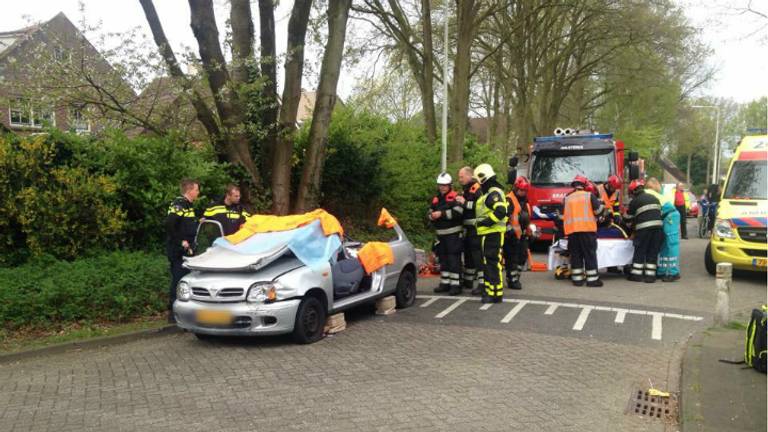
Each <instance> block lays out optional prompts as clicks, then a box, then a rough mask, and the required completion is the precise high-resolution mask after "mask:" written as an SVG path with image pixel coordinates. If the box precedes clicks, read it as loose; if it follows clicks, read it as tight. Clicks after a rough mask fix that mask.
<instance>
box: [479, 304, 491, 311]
mask: <svg viewBox="0 0 768 432" xmlns="http://www.w3.org/2000/svg"><path fill="white" fill-rule="evenodd" d="M491 306H493V303H485V304H484V305H482V306H480V310H488V309H490V308H491Z"/></svg>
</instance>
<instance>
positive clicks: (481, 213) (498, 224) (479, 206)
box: [475, 186, 507, 235]
mask: <svg viewBox="0 0 768 432" xmlns="http://www.w3.org/2000/svg"><path fill="white" fill-rule="evenodd" d="M494 192H495V193H497V194H499V200H498V201H496V202H495V203H493V207H488V206H486V205H485V201H486V200H487V199H488V197H489V195H491V194H492V193H494ZM506 205H507V202H506V200H505V199H504V191H503V190H501V188H498V187H495V186H493V187H491V188H490V189H488V192H487V193H486V194H484V195H483V196H481V197H480V198H479V199H478V200H477V201H476V202H475V215H477V220H478V222H479V221H481V220H485V219H491V220H492V221H493V225H491V226H484V225H478V226H477V234H478V235H487V234H491V233H497V232H498V233H504V232H506V231H507V218H506V217H504V218H502V219H498V220H496V216H495V215H494V214H493V210H494V209H495V208H496V207H498V206H505V207H506ZM505 213H506V212H505Z"/></svg>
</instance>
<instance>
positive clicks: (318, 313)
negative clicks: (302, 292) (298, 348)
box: [293, 297, 326, 344]
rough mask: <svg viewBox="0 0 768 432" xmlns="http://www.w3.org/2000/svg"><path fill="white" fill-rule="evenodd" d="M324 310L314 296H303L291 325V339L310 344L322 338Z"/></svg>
mask: <svg viewBox="0 0 768 432" xmlns="http://www.w3.org/2000/svg"><path fill="white" fill-rule="evenodd" d="M325 321H326V310H325V308H324V307H323V303H322V302H320V300H318V299H317V298H315V297H304V300H302V301H301V303H299V310H298V311H297V312H296V323H295V324H294V326H293V340H294V341H296V343H300V344H311V343H314V342H317V341H319V340H320V339H322V338H323V331H324V330H325Z"/></svg>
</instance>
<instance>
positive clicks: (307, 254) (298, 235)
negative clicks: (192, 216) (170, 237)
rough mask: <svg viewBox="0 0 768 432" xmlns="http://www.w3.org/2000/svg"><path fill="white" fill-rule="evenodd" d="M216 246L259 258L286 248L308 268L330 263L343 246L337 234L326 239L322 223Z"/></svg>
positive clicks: (218, 243)
mask: <svg viewBox="0 0 768 432" xmlns="http://www.w3.org/2000/svg"><path fill="white" fill-rule="evenodd" d="M213 244H214V245H215V246H218V247H221V248H224V249H228V250H231V251H233V252H237V253H241V254H244V255H259V254H264V253H268V252H270V251H273V250H277V249H279V248H281V247H282V246H287V247H288V249H290V251H291V252H293V254H294V255H295V256H296V258H298V259H299V260H300V261H301V262H303V263H304V264H305V265H307V266H308V267H311V268H313V269H318V268H319V267H320V266H322V265H323V264H325V263H327V262H328V261H329V260H330V259H331V256H333V254H335V253H336V251H338V250H339V247H341V239H340V238H339V236H338V234H332V235H330V236H327V237H326V236H325V235H324V234H323V229H322V227H321V225H320V221H319V220H315V221H313V222H311V223H310V224H308V225H305V226H303V227H300V228H296V229H293V230H290V231H277V232H268V233H259V234H254V235H253V236H251V237H250V238H248V239H247V240H245V241H243V242H241V243H238V244H232V243H230V242H228V241H227V240H226V239H225V238H223V237H220V238H218V239H216V241H214V242H213Z"/></svg>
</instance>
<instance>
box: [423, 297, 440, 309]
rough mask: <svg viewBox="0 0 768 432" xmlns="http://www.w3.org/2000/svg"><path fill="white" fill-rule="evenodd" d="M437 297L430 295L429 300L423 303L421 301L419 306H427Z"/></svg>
mask: <svg viewBox="0 0 768 432" xmlns="http://www.w3.org/2000/svg"><path fill="white" fill-rule="evenodd" d="M439 298H440V297H432V298H430V299H429V300H427V301H425V302H424V303H422V304H421V307H427V306H429V305H431V304H432V303H434V302H436V301H437V300H438V299H439Z"/></svg>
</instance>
